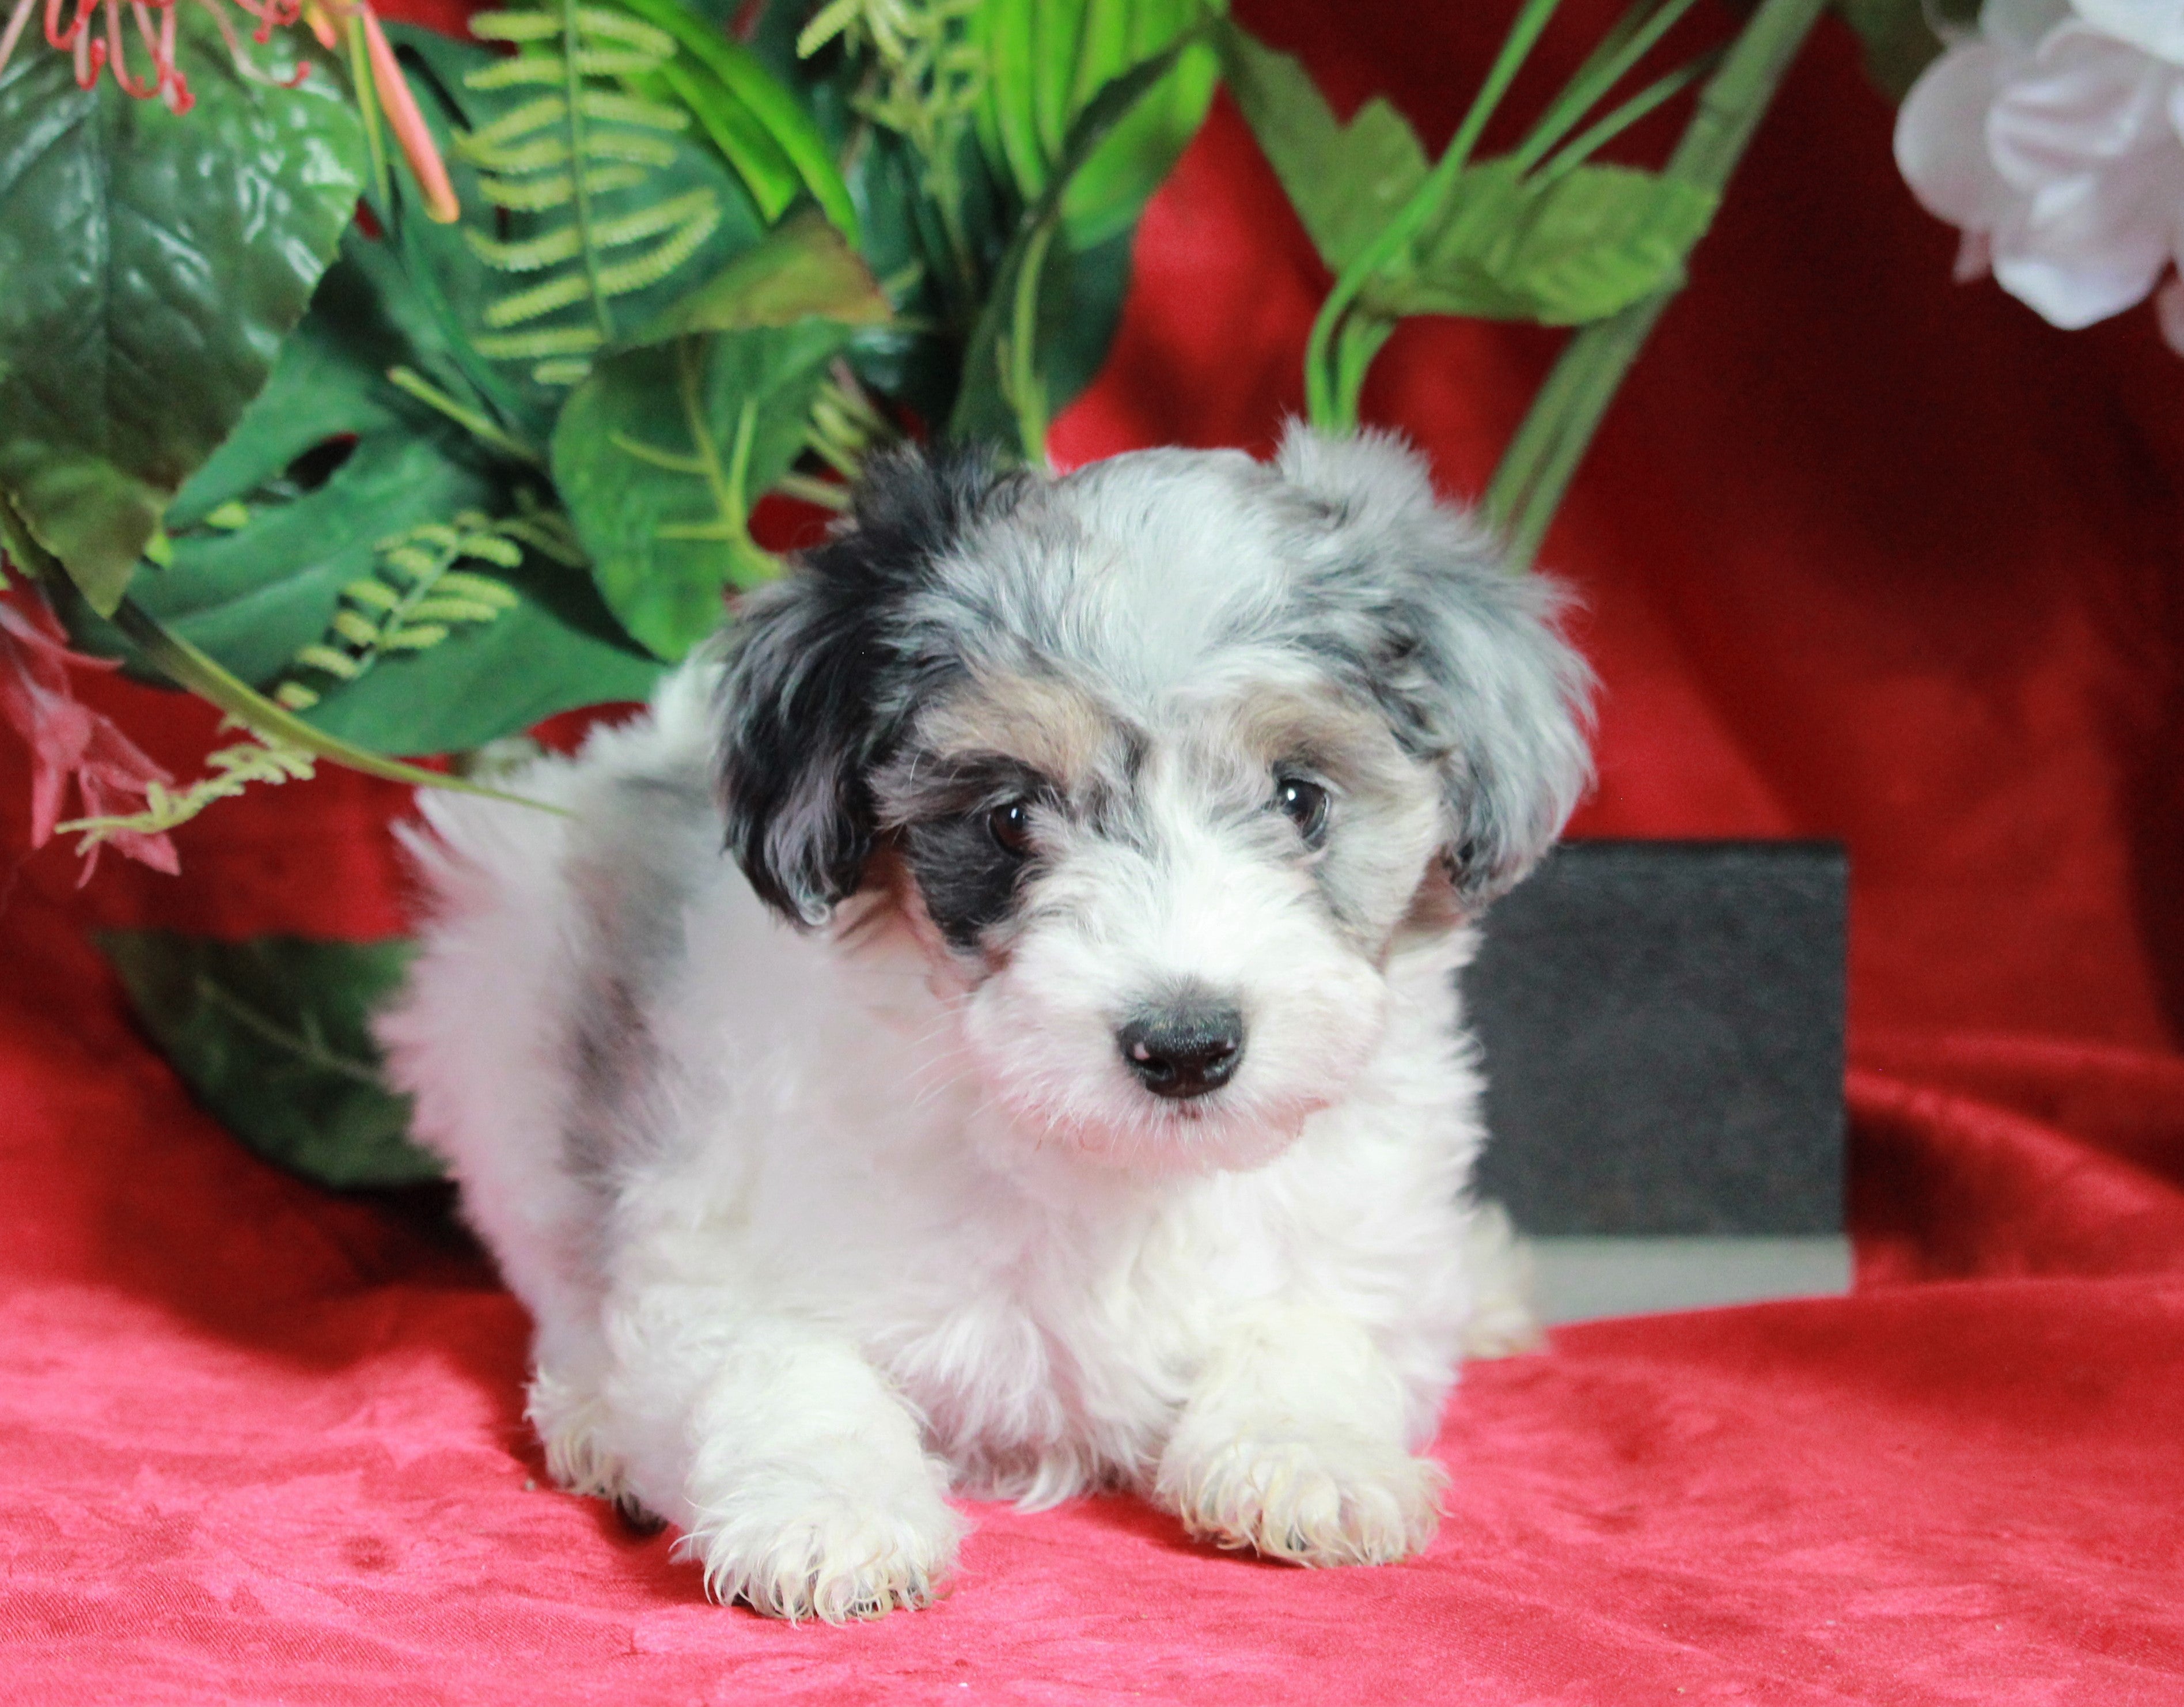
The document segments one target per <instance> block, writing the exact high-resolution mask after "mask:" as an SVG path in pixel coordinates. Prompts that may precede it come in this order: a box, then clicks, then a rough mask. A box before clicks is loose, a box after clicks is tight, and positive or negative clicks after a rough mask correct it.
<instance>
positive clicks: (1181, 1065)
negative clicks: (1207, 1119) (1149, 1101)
mask: <svg viewBox="0 0 2184 1707" xmlns="http://www.w3.org/2000/svg"><path fill="white" fill-rule="evenodd" d="M1115 1041H1116V1042H1117V1044H1119V1045H1120V1046H1122V1051H1123V1060H1125V1061H1127V1062H1128V1063H1130V1070H1131V1071H1132V1072H1133V1073H1134V1074H1137V1075H1138V1078H1139V1081H1140V1082H1141V1083H1142V1084H1143V1085H1145V1089H1146V1090H1148V1091H1151V1092H1152V1093H1153V1095H1154V1096H1175V1097H1184V1096H1204V1095H1205V1094H1206V1092H1207V1091H1216V1090H1218V1089H1219V1088H1220V1087H1221V1086H1222V1085H1226V1084H1227V1083H1228V1082H1229V1079H1230V1078H1231V1077H1232V1076H1234V1074H1235V1071H1236V1063H1238V1062H1240V1061H1241V1060H1242V1059H1243V1058H1244V1016H1243V1013H1242V1012H1240V1010H1239V1009H1238V1007H1236V1004H1235V1003H1234V1002H1233V1001H1222V1000H1220V999H1219V998H1218V997H1217V996H1184V997H1182V998H1179V999H1178V1000H1175V1001H1166V1002H1162V1004H1161V1005H1160V1006H1159V1007H1151V1008H1148V1009H1146V1010H1145V1012H1143V1013H1140V1014H1139V1016H1138V1017H1137V1018H1134V1019H1133V1020H1132V1021H1131V1022H1130V1023H1129V1024H1128V1025H1125V1026H1124V1027H1123V1029H1121V1030H1119V1031H1117V1033H1116V1034H1115Z"/></svg>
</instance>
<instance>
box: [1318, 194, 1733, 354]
mask: <svg viewBox="0 0 2184 1707" xmlns="http://www.w3.org/2000/svg"><path fill="white" fill-rule="evenodd" d="M1718 200H1719V198H1717V197H1716V196H1715V195H1714V194H1713V192H1711V191H1709V190H1706V189H1703V188H1701V187H1698V186H1697V185H1693V184H1688V183H1684V182H1680V181H1677V180H1674V179H1672V178H1664V177H1662V176H1659V175H1658V174H1657V173H1652V172H1641V171H1634V170H1630V169H1629V168H1627V167H1623V166H1579V167H1576V168H1574V169H1573V170H1569V171H1567V172H1565V173H1563V174H1561V175H1560V176H1552V175H1546V174H1541V175H1536V176H1533V177H1530V178H1524V177H1520V176H1518V173H1517V171H1516V170H1515V168H1514V166H1513V165H1512V164H1511V163H1510V162H1508V161H1507V160H1491V161H1489V162H1487V163H1486V164H1485V165H1480V166H1474V168H1472V170H1469V171H1468V172H1466V173H1464V174H1463V176H1462V177H1460V178H1459V179H1457V185H1456V189H1455V191H1454V192H1453V193H1452V194H1451V197H1450V198H1449V203H1448V205H1447V206H1446V208H1445V209H1442V211H1441V213H1440V216H1439V217H1438V218H1437V219H1436V220H1435V221H1434V223H1433V225H1432V226H1429V229H1428V230H1427V232H1425V233H1424V236H1423V237H1421V238H1420V240H1419V241H1418V243H1416V244H1414V245H1413V247H1412V254H1410V255H1409V256H1407V257H1406V258H1405V259H1404V261H1403V263H1402V264H1401V270H1400V271H1393V270H1391V272H1390V274H1389V275H1386V276H1381V277H1379V278H1376V279H1375V280H1374V281H1373V282H1372V283H1370V284H1368V286H1367V287H1366V288H1365V290H1364V291H1363V293H1362V294H1361V296H1360V298H1359V304H1360V306H1361V308H1362V310H1363V311H1364V312H1365V313H1366V314H1367V315H1371V316H1373V317H1376V318H1379V319H1384V320H1385V319H1395V318H1398V317H1400V316H1401V315H1414V314H1449V315H1476V316H1478V317H1479V318H1482V319H1489V320H1530V321H1539V322H1541V324H1543V325H1546V326H1578V325H1582V324H1584V323H1585V322H1586V321H1596V320H1602V319H1604V318H1606V317H1607V315H1611V314H1613V313H1615V312H1617V311H1618V310H1620V309H1623V308H1625V307H1627V306H1628V305H1629V304H1631V303H1634V302H1635V301H1637V300H1638V299H1639V298H1641V297H1646V296H1650V295H1652V293H1654V292H1655V291H1658V290H1662V289H1665V288H1669V287H1672V286H1674V285H1675V284H1677V283H1679V282H1680V281H1681V278H1682V273H1683V263H1684V257H1685V255H1686V254H1689V253H1690V252H1691V245H1692V244H1693V243H1697V241H1698V239H1699V238H1700V237H1702V235H1704V233H1705V232H1706V228H1707V226H1708V223H1709V222H1710V221H1711V220H1713V212H1714V208H1715V206H1716V204H1717V202H1718Z"/></svg>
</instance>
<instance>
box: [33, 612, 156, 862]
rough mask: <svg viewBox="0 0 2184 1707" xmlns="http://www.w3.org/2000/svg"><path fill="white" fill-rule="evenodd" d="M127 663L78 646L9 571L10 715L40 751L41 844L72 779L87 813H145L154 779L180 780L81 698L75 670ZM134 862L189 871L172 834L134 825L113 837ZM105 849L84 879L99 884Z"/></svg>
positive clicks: (36, 767) (36, 821)
mask: <svg viewBox="0 0 2184 1707" xmlns="http://www.w3.org/2000/svg"><path fill="white" fill-rule="evenodd" d="M72 664H73V665H75V666H76V667H79V668H81V669H87V670H111V669H114V668H116V667H117V666H115V665H114V664H113V663H112V662H110V661H108V660H106V659H103V658H87V657H86V656H84V655H83V654H81V652H74V651H71V650H69V644H68V637H67V635H66V634H65V633H63V632H62V629H61V626H60V624H59V622H57V621H55V620H54V617H53V612H52V611H50V610H48V609H47V607H46V602H45V600H43V599H42V598H40V597H39V596H38V594H37V592H36V589H34V588H28V587H20V588H19V587H12V586H9V585H8V583H6V581H5V579H4V577H0V718H4V719H5V720H6V721H7V722H8V723H9V724H10V725H11V726H12V727H13V728H14V731H15V733H16V734H19V735H20V736H21V737H22V738H23V739H24V740H25V742H26V743H27V744H28V745H29V746H30V749H31V846H32V847H34V848H40V847H43V846H44V845H46V844H47V842H48V841H50V840H53V831H54V829H55V828H57V827H58V824H59V823H60V822H61V807H62V805H63V802H64V801H65V800H66V798H67V794H68V785H69V783H70V779H71V778H73V779H74V781H75V786H76V792H77V794H78V795H80V796H81V799H82V801H83V816H84V817H120V816H125V815H126V814H127V813H130V812H137V811H141V810H142V806H143V802H144V799H145V795H146V792H147V790H148V788H149V786H150V785H151V784H153V783H162V784H164V783H165V782H167V781H169V780H170V778H169V777H168V775H167V773H166V772H165V771H164V770H162V769H161V768H160V767H159V766H158V765H156V764H154V763H153V761H152V760H151V758H150V757H149V756H147V755H146V754H145V753H144V752H143V751H142V749H140V748H139V747H138V746H137V745H136V743H135V742H134V741H132V740H131V739H129V737H128V736H126V735H125V734H122V733H121V731H120V729H118V728H115V727H114V723H113V722H112V720H111V719H109V717H106V715H105V714H104V713H103V712H100V711H93V710H92V708H91V707H90V706H86V705H85V704H84V703H83V701H82V700H79V699H77V698H76V696H75V691H74V690H73V689H72V688H71V687H70V683H69V667H70V665H72ZM108 840H110V841H111V842H112V843H113V844H114V846H115V847H117V848H119V849H120V851H122V852H123V853H124V854H125V855H127V856H129V857H130V858H131V859H133V860H136V861H138V862H142V864H145V865H148V866H150V867H153V869H154V870H155V871H163V872H165V873H168V875H170V876H172V875H173V874H174V873H176V872H179V871H180V870H181V860H180V859H179V858H178V857H177V856H176V855H175V845H174V843H173V842H172V841H170V840H169V839H168V838H167V837H166V836H164V835H146V834H142V832H139V831H135V830H124V831H121V832H120V833H118V834H114V835H113V836H111V837H109V838H108ZM97 863H98V849H97V846H95V845H93V846H90V847H88V848H87V849H86V853H85V856H84V862H83V874H82V877H81V879H79V881H80V882H82V883H88V882H90V881H91V873H92V869H93V868H94V867H96V866H97Z"/></svg>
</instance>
